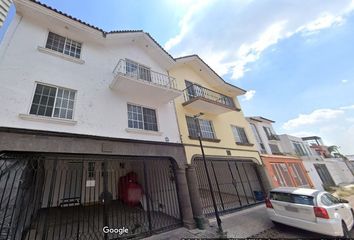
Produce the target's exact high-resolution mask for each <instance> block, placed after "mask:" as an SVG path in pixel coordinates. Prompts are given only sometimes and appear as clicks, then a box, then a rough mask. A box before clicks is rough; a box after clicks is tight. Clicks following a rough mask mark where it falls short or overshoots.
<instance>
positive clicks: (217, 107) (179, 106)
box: [170, 55, 261, 164]
mask: <svg viewBox="0 0 354 240" xmlns="http://www.w3.org/2000/svg"><path fill="white" fill-rule="evenodd" d="M176 61H177V64H176V67H175V68H174V69H172V70H171V71H170V75H171V76H173V77H175V78H176V82H177V87H178V89H180V90H184V94H183V95H182V96H180V97H178V98H176V100H175V108H176V114H177V120H178V126H179V130H180V134H181V140H182V142H183V144H184V146H185V151H186V155H187V160H188V163H189V164H190V163H191V162H192V159H193V158H194V157H195V156H198V155H200V154H201V149H200V145H199V141H198V139H196V138H195V137H192V136H190V134H189V131H188V126H187V121H186V116H194V115H196V114H199V113H203V115H202V116H200V119H205V120H209V121H211V122H212V127H213V130H214V133H215V139H207V138H203V146H204V151H205V154H206V155H208V156H218V157H227V158H230V157H235V158H246V159H251V160H252V161H254V162H255V163H258V164H261V160H260V157H259V154H258V151H257V149H256V147H255V145H254V143H255V139H254V136H253V134H252V130H251V128H250V126H249V124H248V122H247V120H246V119H245V117H244V115H243V112H242V110H241V107H240V104H239V102H238V100H237V96H240V95H243V94H244V93H245V91H244V90H242V89H240V88H238V87H236V86H232V85H230V84H228V83H226V82H224V81H223V80H222V79H221V78H220V77H219V76H218V75H217V74H216V73H214V72H213V71H212V70H211V69H208V68H209V67H208V66H207V65H206V64H205V63H204V62H203V61H202V60H201V59H200V58H199V57H198V56H194V55H193V56H188V57H185V58H179V59H177V60H176ZM186 81H188V82H190V83H193V84H195V85H194V86H196V88H198V87H199V86H200V87H202V88H205V90H204V89H202V90H200V91H198V90H196V91H195V92H196V93H195V95H196V98H197V97H199V99H198V100H196V101H194V102H192V103H189V104H188V102H191V101H193V100H191V99H189V98H188V96H187V95H188V89H187V87H188V86H187V85H186ZM190 88H193V86H192V87H190ZM209 90H210V91H209ZM219 94H220V95H219ZM198 95H201V96H198ZM221 95H224V96H227V97H230V98H231V99H232V100H233V102H234V107H235V108H234V109H232V107H230V105H231V104H223V103H220V101H218V99H219V96H220V97H222V96H221ZM215 96H216V97H215ZM213 99H215V100H213ZM222 108H224V109H222ZM232 127H240V128H243V129H244V131H245V134H246V137H247V139H248V144H242V143H236V139H235V136H234V134H233V131H232ZM226 151H228V152H226Z"/></svg>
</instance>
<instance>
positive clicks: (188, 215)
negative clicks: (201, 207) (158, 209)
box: [176, 168, 195, 229]
mask: <svg viewBox="0 0 354 240" xmlns="http://www.w3.org/2000/svg"><path fill="white" fill-rule="evenodd" d="M176 177H177V184H178V186H177V187H178V200H179V204H180V209H181V214H182V221H183V225H184V227H186V228H188V229H193V228H195V223H194V219H193V211H192V206H191V201H190V196H189V191H188V184H187V178H186V171H185V169H183V168H177V169H176Z"/></svg>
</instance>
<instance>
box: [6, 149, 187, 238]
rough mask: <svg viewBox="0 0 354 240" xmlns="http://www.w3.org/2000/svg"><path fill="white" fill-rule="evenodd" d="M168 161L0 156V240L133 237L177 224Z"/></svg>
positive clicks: (172, 174) (172, 175)
mask: <svg viewBox="0 0 354 240" xmlns="http://www.w3.org/2000/svg"><path fill="white" fill-rule="evenodd" d="M177 194H178V193H177V186H176V176H175V164H174V162H172V161H170V160H169V159H156V158H154V159H149V158H122V157H99V156H98V157H92V156H62V155H61V156H31V155H29V156H18V155H17V156H16V155H12V156H9V155H7V156H4V155H3V156H1V158H0V239H25V240H32V239H58V240H61V239H117V238H140V237H143V236H147V235H151V234H153V233H155V232H160V231H164V230H167V229H172V228H175V227H179V226H181V225H182V221H181V215H180V208H179V202H178V195H177Z"/></svg>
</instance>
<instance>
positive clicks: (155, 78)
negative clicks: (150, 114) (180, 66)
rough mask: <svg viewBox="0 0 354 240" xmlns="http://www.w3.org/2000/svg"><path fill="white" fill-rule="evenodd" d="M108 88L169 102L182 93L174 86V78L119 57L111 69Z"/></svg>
mask: <svg viewBox="0 0 354 240" xmlns="http://www.w3.org/2000/svg"><path fill="white" fill-rule="evenodd" d="M113 75H114V77H113V80H112V82H111V84H110V88H112V89H114V90H118V91H121V92H124V93H127V94H129V93H131V94H139V95H140V96H141V97H147V98H151V97H153V96H155V97H156V98H158V101H159V102H169V101H171V100H173V99H175V98H176V97H178V96H180V95H182V91H180V90H177V88H176V79H175V78H173V77H170V76H168V75H165V74H162V73H158V72H155V71H152V70H150V68H148V67H146V66H143V65H140V64H138V63H136V62H133V61H129V60H124V59H120V60H119V62H118V64H117V65H116V67H115V68H114V70H113Z"/></svg>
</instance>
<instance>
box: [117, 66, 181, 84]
mask: <svg viewBox="0 0 354 240" xmlns="http://www.w3.org/2000/svg"><path fill="white" fill-rule="evenodd" d="M113 74H114V76H115V77H117V76H118V75H123V76H126V77H129V78H132V79H136V80H140V81H144V82H146V83H152V84H156V85H158V86H162V87H166V88H170V89H177V87H176V79H175V78H173V77H170V76H168V75H165V74H162V73H159V72H155V71H151V70H150V68H148V67H146V66H143V65H140V64H138V63H136V62H133V61H129V60H124V59H120V60H119V62H118V64H117V65H116V67H115V68H114V70H113Z"/></svg>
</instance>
